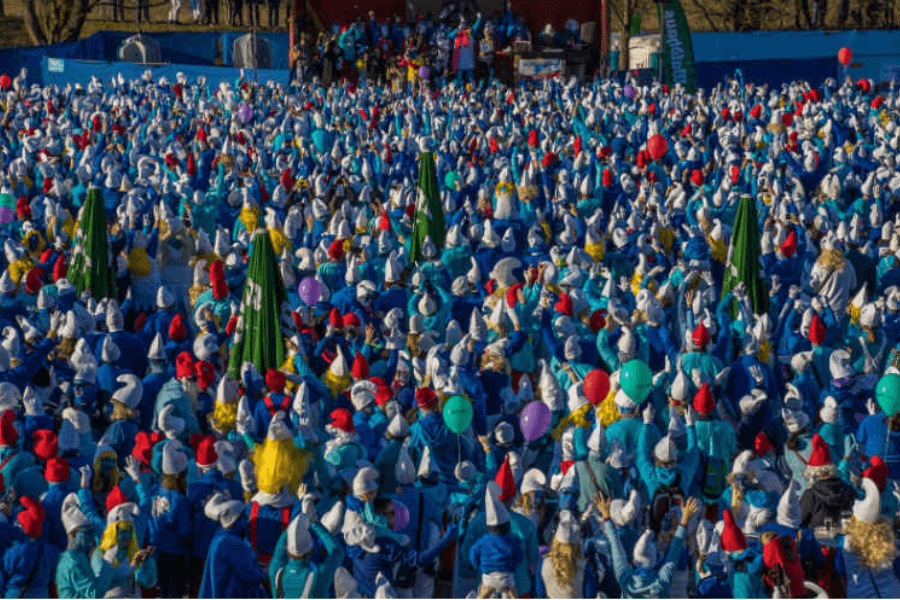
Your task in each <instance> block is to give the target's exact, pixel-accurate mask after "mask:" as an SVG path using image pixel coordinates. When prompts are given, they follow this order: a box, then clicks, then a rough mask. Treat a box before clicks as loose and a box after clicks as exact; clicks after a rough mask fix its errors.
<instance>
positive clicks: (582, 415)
mask: <svg viewBox="0 0 900 600" xmlns="http://www.w3.org/2000/svg"><path fill="white" fill-rule="evenodd" d="M592 408H593V406H591V405H590V404H585V405H584V406H582V407H581V408H579V409H578V410H576V411H575V412H573V413H572V414H571V415H568V416H566V417H563V418H562V420H560V422H559V425H557V426H556V429H554V430H553V439H554V440H558V439H559V438H561V437H562V434H563V432H564V431H565V430H566V429H568V428H569V426H570V425H574V426H575V427H590V426H591V422H590V421H588V419H587V414H588V412H590V410H591V409H592Z"/></svg>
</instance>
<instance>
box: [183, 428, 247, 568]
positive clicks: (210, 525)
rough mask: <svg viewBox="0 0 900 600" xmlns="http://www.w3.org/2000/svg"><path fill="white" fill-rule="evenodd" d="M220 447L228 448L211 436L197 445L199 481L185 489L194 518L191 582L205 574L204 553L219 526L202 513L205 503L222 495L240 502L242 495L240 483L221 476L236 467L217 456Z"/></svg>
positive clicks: (224, 457)
mask: <svg viewBox="0 0 900 600" xmlns="http://www.w3.org/2000/svg"><path fill="white" fill-rule="evenodd" d="M220 444H224V445H227V446H228V447H230V444H228V442H224V441H222V442H216V441H215V439H214V438H212V437H210V436H207V437H204V438H203V439H202V440H201V441H200V443H199V444H198V445H197V449H196V453H197V456H196V462H197V467H198V469H199V472H200V478H199V479H197V480H196V481H193V482H191V483H189V484H188V487H187V499H188V502H189V503H190V505H191V514H192V515H193V518H192V520H193V522H192V528H191V535H192V537H191V573H192V574H193V575H194V577H193V578H192V579H193V580H194V581H196V580H197V579H198V576H199V575H200V573H202V572H203V570H204V563H205V561H206V558H207V552H208V549H209V548H210V543H211V541H212V538H213V536H214V534H215V533H216V530H217V528H218V522H217V521H216V520H215V519H210V518H209V517H207V516H206V513H205V512H204V509H205V505H206V503H207V502H208V500H209V499H210V497H212V496H213V495H215V494H221V495H222V496H223V497H224V498H225V499H226V500H240V499H242V498H243V495H244V493H243V490H242V489H241V485H240V483H238V482H237V481H234V480H233V479H226V478H225V476H224V473H233V472H234V470H235V464H234V460H233V459H232V458H231V457H230V456H229V455H227V454H223V455H222V456H219V455H218V453H217V451H216V446H217V445H220ZM220 447H223V446H220Z"/></svg>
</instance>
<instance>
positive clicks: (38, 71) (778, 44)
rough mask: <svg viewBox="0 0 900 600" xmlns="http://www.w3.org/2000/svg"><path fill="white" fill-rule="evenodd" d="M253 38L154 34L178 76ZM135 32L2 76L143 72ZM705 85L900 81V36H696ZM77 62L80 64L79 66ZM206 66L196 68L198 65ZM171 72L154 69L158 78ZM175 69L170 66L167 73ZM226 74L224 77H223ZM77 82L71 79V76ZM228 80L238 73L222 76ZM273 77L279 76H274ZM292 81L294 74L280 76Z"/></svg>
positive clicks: (11, 64)
mask: <svg viewBox="0 0 900 600" xmlns="http://www.w3.org/2000/svg"><path fill="white" fill-rule="evenodd" d="M245 33H246V32H241V31H226V32H209V33H197V32H171V33H150V34H147V35H148V36H149V37H152V38H153V39H154V40H156V41H157V42H159V44H160V47H161V50H162V60H163V62H165V63H170V65H171V69H172V71H171V72H173V73H174V72H177V71H183V72H184V73H185V74H188V73H195V72H196V73H198V74H208V73H209V72H210V70H209V68H210V67H212V66H213V65H215V63H216V61H217V58H218V57H219V56H220V55H221V59H222V60H221V64H223V65H226V66H229V65H231V62H232V58H233V56H232V54H233V53H232V50H233V45H234V41H235V40H236V39H237V38H238V37H240V36H241V35H244V34H245ZM130 35H132V34H131V33H126V32H119V31H102V32H98V33H96V34H94V35H92V36H90V37H88V38H85V39H83V40H80V41H78V42H72V43H69V44H56V45H52V46H42V47H21V48H10V49H4V50H0V73H10V74H14V73H18V71H19V69H21V68H22V67H25V68H27V69H28V73H29V77H28V79H29V81H32V82H38V83H41V84H46V83H49V82H50V80H48V79H45V77H47V76H48V75H50V74H48V73H47V72H46V71H45V69H44V65H43V59H44V58H46V57H49V58H58V59H62V60H63V61H64V63H65V64H66V65H67V68H66V72H65V73H62V74H60V73H53V74H52V81H53V82H54V83H59V82H69V81H73V82H74V81H83V80H82V79H81V77H82V75H83V72H84V70H83V69H81V64H82V63H81V62H80V61H99V64H98V62H90V63H87V64H91V65H92V67H91V68H92V69H94V70H93V73H94V74H96V75H97V76H98V77H102V78H104V79H108V78H109V77H110V76H112V75H115V74H116V73H118V72H122V74H123V75H125V74H126V73H134V72H137V73H142V72H143V71H144V67H143V66H140V65H137V66H135V65H128V64H127V63H118V62H115V61H116V51H117V50H118V47H119V46H120V45H121V43H122V42H123V41H124V40H125V38H127V37H128V36H130ZM258 35H259V36H260V37H261V38H263V39H266V40H268V42H269V44H270V45H271V49H272V67H273V71H279V70H287V69H288V68H289V64H288V60H289V59H288V55H289V37H288V34H286V33H268V32H261V33H259V34H258ZM692 38H693V45H694V56H695V60H696V64H697V79H698V83H699V84H700V85H701V86H702V87H707V88H708V87H712V86H715V85H716V84H717V83H718V82H720V81H722V79H723V77H726V76H728V75H731V74H733V73H734V71H735V69H741V70H742V71H743V73H744V78H745V80H747V81H753V82H758V83H769V84H770V85H780V84H781V83H783V82H787V81H792V80H796V79H806V80H809V81H812V82H814V83H818V82H821V81H822V80H823V79H825V78H827V77H839V76H841V75H842V74H843V73H844V71H843V70H841V69H840V67H839V65H838V63H837V60H836V53H837V50H838V49H839V48H841V47H842V46H848V47H850V48H852V49H853V54H854V58H853V62H852V63H851V65H850V66H849V67H848V68H847V69H846V73H847V74H848V75H850V76H851V77H853V78H854V79H856V78H860V77H866V78H871V79H874V80H875V81H876V82H880V81H890V80H892V79H895V78H898V76H900V33H898V32H893V31H843V32H823V31H781V32H753V33H716V32H712V33H708V32H698V33H694V34H692ZM73 61H75V62H73ZM201 66H202V67H203V68H194V67H201ZM162 68H163V67H157V68H154V69H153V70H154V73H156V72H160V73H161V72H162V71H160V69H162ZM165 68H166V69H168V67H165ZM223 73H224V71H223ZM67 74H68V75H69V76H70V77H69V78H68V79H66V78H65V77H64V75H67ZM222 77H224V78H229V77H231V76H230V75H222ZM272 77H275V76H274V75H272ZM278 77H279V79H285V80H286V79H287V74H286V73H285V74H283V75H279V76H278Z"/></svg>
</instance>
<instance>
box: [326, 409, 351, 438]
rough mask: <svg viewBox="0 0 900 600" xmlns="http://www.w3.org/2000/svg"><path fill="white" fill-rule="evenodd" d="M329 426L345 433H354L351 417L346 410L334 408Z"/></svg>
mask: <svg viewBox="0 0 900 600" xmlns="http://www.w3.org/2000/svg"><path fill="white" fill-rule="evenodd" d="M329 416H330V417H331V426H332V427H335V428H336V429H340V430H341V431H343V432H346V433H354V432H355V431H356V428H355V427H354V426H353V415H352V414H351V413H350V411H349V410H347V409H346V408H336V409H334V410H333V411H331V414H330V415H329Z"/></svg>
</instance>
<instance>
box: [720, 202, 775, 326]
mask: <svg viewBox="0 0 900 600" xmlns="http://www.w3.org/2000/svg"><path fill="white" fill-rule="evenodd" d="M760 254H761V252H760V241H759V221H758V216H757V213H756V202H755V201H754V200H753V198H751V197H750V196H743V197H741V201H740V204H738V210H737V216H736V217H735V219H734V229H733V230H732V232H731V246H730V247H729V249H728V259H727V260H726V262H725V283H724V285H723V286H722V296H723V297H724V296H725V294H727V293H728V292H730V291H731V290H733V289H734V287H735V286H736V285H737V284H738V283H743V284H744V286H746V289H747V297H748V298H749V299H750V306H751V307H752V308H753V312H754V313H756V314H762V313H764V312H766V311H767V310H769V292H768V290H767V288H766V280H765V278H764V276H763V273H762V267H761V266H760V263H759V257H760ZM735 308H736V305H734V306H732V316H734V314H735Z"/></svg>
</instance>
